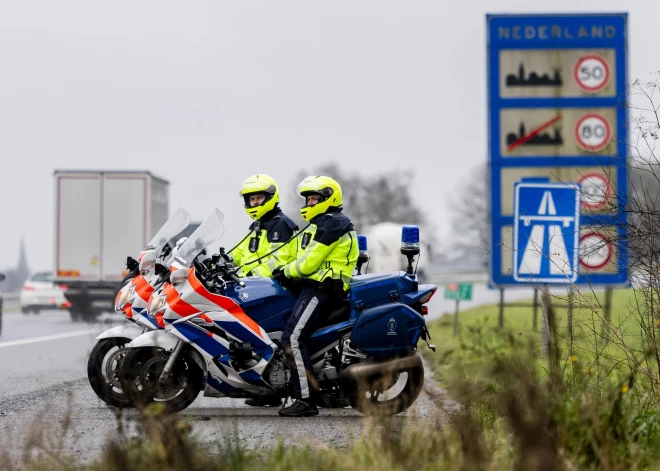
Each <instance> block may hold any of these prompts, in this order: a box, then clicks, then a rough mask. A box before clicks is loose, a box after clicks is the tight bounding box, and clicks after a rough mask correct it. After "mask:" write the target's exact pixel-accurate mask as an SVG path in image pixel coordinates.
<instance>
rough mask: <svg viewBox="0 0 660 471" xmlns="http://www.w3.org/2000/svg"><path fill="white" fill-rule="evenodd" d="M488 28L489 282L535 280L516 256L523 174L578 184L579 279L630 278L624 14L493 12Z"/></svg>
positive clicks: (611, 282)
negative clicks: (627, 239)
mask: <svg viewBox="0 0 660 471" xmlns="http://www.w3.org/2000/svg"><path fill="white" fill-rule="evenodd" d="M487 28H488V33H487V36H488V54H487V60H488V128H489V149H488V150H489V170H490V179H489V181H490V191H489V195H490V199H489V209H490V211H489V214H490V239H491V259H490V276H489V278H490V285H491V286H493V287H496V286H506V285H518V284H521V283H533V282H536V281H537V279H538V277H537V278H536V279H534V277H531V276H529V277H528V276H525V273H522V274H521V273H520V271H519V269H520V266H519V262H520V260H518V258H516V257H519V256H520V257H521V256H522V255H521V252H520V251H518V250H517V247H516V244H518V243H519V241H518V240H517V239H516V237H515V235H514V232H515V230H514V226H515V225H516V224H517V221H518V219H517V217H516V213H515V204H514V202H515V201H514V200H515V196H516V191H518V190H516V183H518V182H521V181H522V180H523V179H527V178H541V179H547V180H548V181H549V182H550V183H572V184H576V185H578V186H579V188H580V191H581V195H580V210H579V220H580V226H579V227H577V228H576V230H575V234H574V236H577V237H578V244H577V245H578V247H577V249H578V250H579V254H580V255H579V260H578V263H577V267H576V271H575V270H574V268H575V267H572V266H571V267H572V268H571V270H574V271H573V272H572V273H573V275H571V276H573V277H574V278H575V279H574V281H575V283H577V284H584V283H590V284H592V285H608V286H627V285H629V276H628V265H627V246H626V244H625V224H626V213H625V211H624V207H625V198H626V191H627V185H626V183H627V166H626V156H627V141H628V139H627V132H628V131H627V129H628V112H627V108H626V107H625V103H626V101H627V81H628V75H627V60H628V59H627V34H628V33H627V15H626V14H625V13H621V14H598V15H588V14H585V15H488V16H487ZM564 187H566V185H564ZM530 191H531V190H530ZM533 194H534V193H528V192H526V191H523V192H522V194H520V195H518V196H520V197H521V198H523V199H524V198H527V197H529V198H533V196H531V195H533ZM528 195H529V196H528ZM536 196H538V195H536ZM555 203H556V201H555ZM518 204H519V205H521V207H525V208H527V206H529V207H530V208H532V209H534V210H535V211H536V210H538V209H539V207H538V206H537V207H536V208H533V207H534V206H535V205H537V204H540V203H538V202H536V201H530V202H525V201H523V200H520V201H518ZM544 227H545V226H544ZM525 230H530V231H533V230H536V235H538V234H539V231H540V229H533V227H532V225H531V224H530V226H525ZM552 230H555V229H552ZM544 231H546V229H544ZM544 233H545V232H544ZM528 235H529V236H531V235H532V234H531V233H530V234H528ZM572 240H573V239H572ZM614 241H616V243H614ZM569 258H570V257H569ZM548 269H549V268H548ZM544 273H545V272H544ZM575 273H577V274H575ZM549 278H550V277H546V279H549ZM564 278H565V279H566V276H564Z"/></svg>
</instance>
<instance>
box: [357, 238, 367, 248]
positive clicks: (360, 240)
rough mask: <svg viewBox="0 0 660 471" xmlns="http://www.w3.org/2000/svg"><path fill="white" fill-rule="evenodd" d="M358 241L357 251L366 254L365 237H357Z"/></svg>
mask: <svg viewBox="0 0 660 471" xmlns="http://www.w3.org/2000/svg"><path fill="white" fill-rule="evenodd" d="M357 240H358V249H359V250H360V252H366V251H367V236H363V235H359V236H357Z"/></svg>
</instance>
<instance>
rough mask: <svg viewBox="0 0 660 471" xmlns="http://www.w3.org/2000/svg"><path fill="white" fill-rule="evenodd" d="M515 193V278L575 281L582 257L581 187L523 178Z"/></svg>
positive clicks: (521, 279)
mask: <svg viewBox="0 0 660 471" xmlns="http://www.w3.org/2000/svg"><path fill="white" fill-rule="evenodd" d="M514 193H515V196H514V198H515V199H514V218H515V220H514V229H513V232H514V235H513V240H514V248H513V253H514V262H515V263H514V271H513V277H514V279H515V280H516V281H518V282H526V283H568V282H574V281H575V280H576V279H577V276H578V261H579V258H578V251H579V241H578V238H579V230H580V187H579V186H578V185H577V184H565V183H531V182H530V183H526V182H520V183H516V185H515V190H514Z"/></svg>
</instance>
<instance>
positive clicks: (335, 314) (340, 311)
mask: <svg viewBox="0 0 660 471" xmlns="http://www.w3.org/2000/svg"><path fill="white" fill-rule="evenodd" d="M349 317H351V304H350V303H349V302H348V300H345V301H342V303H341V305H340V306H339V307H338V308H337V309H334V310H332V311H330V313H329V314H328V315H327V316H325V318H324V319H323V320H322V321H321V322H320V324H319V326H318V328H319V329H320V328H322V327H327V326H329V325H334V324H339V323H340V322H344V321H347V320H348V319H349Z"/></svg>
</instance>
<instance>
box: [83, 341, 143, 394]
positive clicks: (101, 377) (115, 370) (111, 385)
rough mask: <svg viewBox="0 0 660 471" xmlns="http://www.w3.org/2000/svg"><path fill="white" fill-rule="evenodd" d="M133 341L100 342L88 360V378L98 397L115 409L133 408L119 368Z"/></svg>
mask: <svg viewBox="0 0 660 471" xmlns="http://www.w3.org/2000/svg"><path fill="white" fill-rule="evenodd" d="M130 341H131V339H128V338H124V337H115V338H108V339H102V340H99V341H98V342H97V343H96V345H94V348H93V349H92V352H91V353H90V355H89V359H88V360H87V378H88V379H89V384H90V385H91V386H92V389H93V390H94V392H95V393H96V395H97V396H98V397H99V398H101V399H102V400H103V402H105V403H106V404H108V405H110V406H113V407H132V404H131V401H130V400H129V399H128V398H127V397H126V395H125V394H124V393H123V391H122V388H121V383H120V381H119V367H120V365H121V362H122V359H123V357H124V355H125V354H126V349H125V348H124V346H125V345H126V344H128V343H129V342H130Z"/></svg>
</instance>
